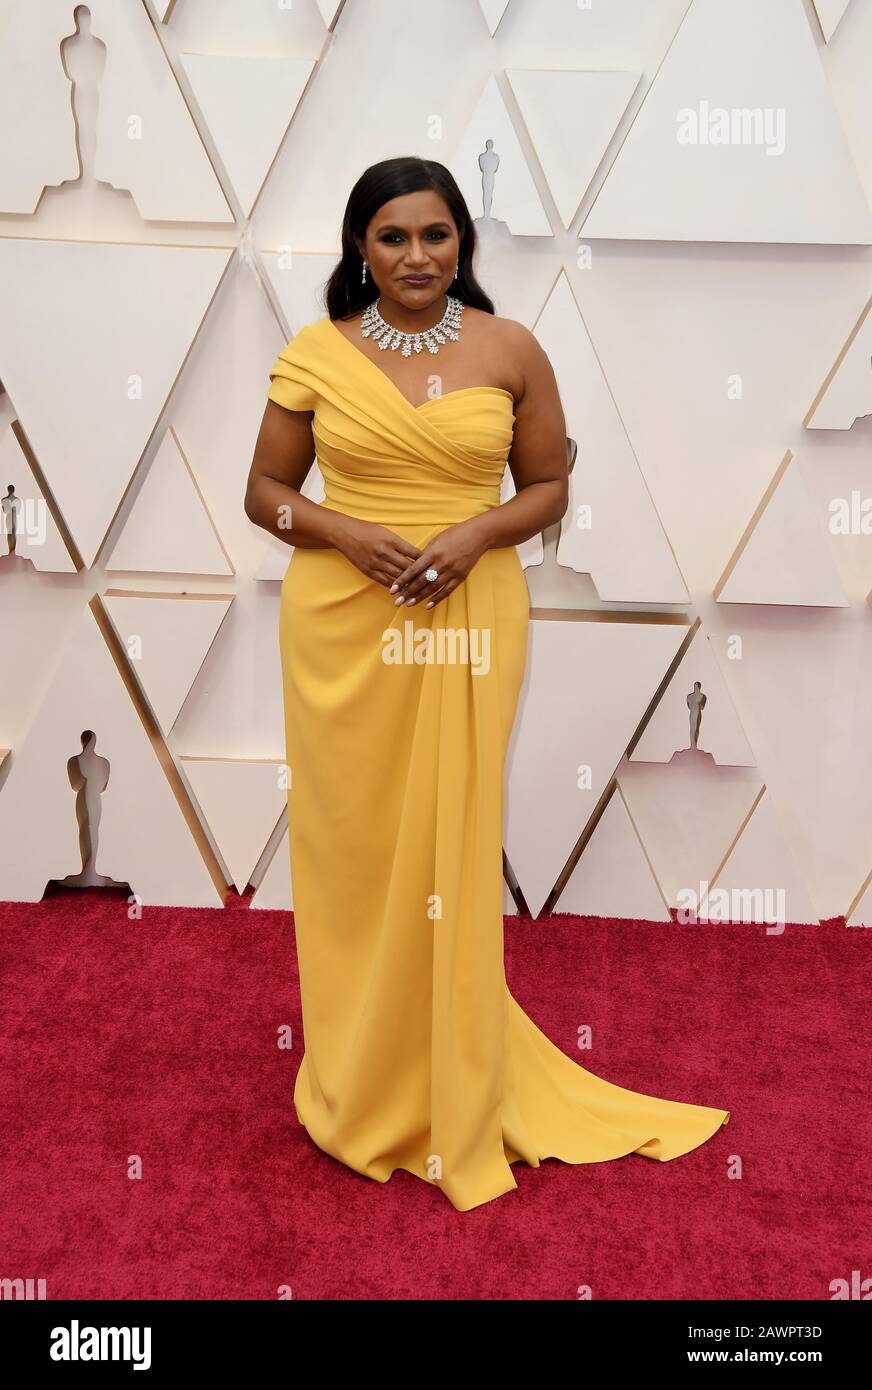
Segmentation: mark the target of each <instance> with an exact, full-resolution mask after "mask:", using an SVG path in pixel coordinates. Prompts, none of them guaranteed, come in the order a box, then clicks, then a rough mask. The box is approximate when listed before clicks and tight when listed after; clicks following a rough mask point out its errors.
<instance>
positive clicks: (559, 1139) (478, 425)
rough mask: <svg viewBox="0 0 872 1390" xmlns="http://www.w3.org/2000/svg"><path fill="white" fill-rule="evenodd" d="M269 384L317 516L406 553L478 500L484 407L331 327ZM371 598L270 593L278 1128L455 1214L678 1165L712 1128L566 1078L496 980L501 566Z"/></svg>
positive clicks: (716, 1118)
mask: <svg viewBox="0 0 872 1390" xmlns="http://www.w3.org/2000/svg"><path fill="white" fill-rule="evenodd" d="M433 364H434V370H436V369H437V367H438V359H437V358H433ZM270 380H271V383H272V384H271V386H270V388H269V391H268V395H269V397H270V398H271V399H272V400H274V401H277V402H278V404H279V405H281V406H284V407H285V408H286V409H288V410H304V411H309V410H311V411H314V416H313V420H312V430H313V436H314V442H315V449H316V455H317V461H318V465H319V467H320V469H321V473H322V475H323V479H324V488H325V499H324V502H323V504H322V505H323V506H324V507H327V508H330V509H333V510H338V511H341V512H345V513H346V514H348V515H350V516H355V517H361V518H363V519H365V520H367V521H374V522H380V523H382V524H383V525H385V526H388V527H390V529H391V530H393V531H395V532H396V533H397V534H399V535H401V536H404V537H405V538H406V539H407V540H409V541H411V542H412V543H413V544H414V545H416V546H417V547H418V548H419V549H423V547H424V545H425V543H426V542H427V541H429V540H430V539H431V538H432V537H433V536H434V535H436V534H437V533H438V532H439V531H441V530H443V529H444V528H445V527H447V526H450V525H452V524H453V523H455V522H458V521H461V520H463V519H464V518H465V517H469V516H473V515H477V514H479V513H481V512H484V511H485V510H486V509H487V508H489V507H495V506H498V505H499V502H500V482H501V478H502V475H503V472H504V469H505V466H506V462H507V458H508V453H509V449H510V447H511V442H512V430H513V425H514V418H515V417H514V413H513V404H514V402H513V399H512V396H511V395H510V393H509V392H508V391H504V390H502V389H501V388H498V387H493V386H470V387H465V388H463V389H461V390H458V391H449V392H446V393H445V394H444V395H442V396H437V397H434V398H433V399H432V400H427V401H425V402H424V403H423V404H422V405H418V406H414V405H413V404H412V403H411V402H410V401H408V400H407V399H406V397H405V396H404V395H403V393H402V392H401V391H400V390H399V388H398V387H397V386H396V385H395V384H394V383H393V382H392V381H391V380H390V378H389V377H388V376H387V375H386V373H385V372H384V371H382V369H381V368H380V367H378V366H376V364H375V363H374V362H372V361H371V360H370V359H369V358H368V357H366V356H365V354H364V353H363V351H362V349H360V348H357V347H355V345H354V344H353V343H352V342H350V341H349V340H348V339H347V338H346V337H345V336H344V335H343V333H342V332H341V331H340V330H339V329H338V328H337V327H336V325H335V324H334V323H333V322H332V321H331V320H330V319H329V318H322V319H320V320H319V321H318V322H316V323H313V324H310V325H308V326H307V327H305V328H303V329H302V330H301V331H300V332H299V333H298V334H297V336H296V337H295V338H294V339H293V340H292V341H291V342H290V343H289V344H288V345H287V347H286V348H284V349H283V350H282V352H281V353H280V354H279V356H278V358H277V360H276V362H275V364H274V366H273V368H272V370H271V372H270ZM395 597H396V596H395V595H393V594H390V593H389V592H388V590H387V588H386V587H385V586H384V585H382V584H379V583H376V582H375V581H373V580H371V579H369V578H367V577H366V576H365V575H364V574H362V573H361V571H360V570H358V569H357V568H356V567H355V566H354V565H353V564H352V563H351V562H350V561H349V560H348V559H346V557H345V556H344V555H342V554H341V553H340V552H339V551H337V550H333V549H304V548H301V547H300V548H296V549H295V550H294V551H293V553H292V555H291V559H290V563H289V565H288V569H287V571H286V573H285V577H284V580H283V583H282V587H281V606H280V619H279V639H280V651H281V660H282V679H283V687H284V708H285V732H286V740H287V762H288V767H289V770H290V786H289V791H288V823H289V831H290V856H291V876H292V884H293V897H294V921H295V931H296V943H297V959H298V964H299V973H300V990H301V1004H302V1021H303V1041H304V1048H305V1051H304V1056H303V1058H302V1061H301V1064H300V1068H299V1071H298V1074H297V1080H296V1084H295V1089H294V1106H295V1110H296V1113H297V1117H298V1119H299V1120H300V1122H301V1123H302V1125H304V1126H305V1129H306V1131H307V1132H308V1134H309V1136H310V1137H311V1139H312V1140H313V1141H314V1142H315V1143H316V1144H317V1145H318V1146H319V1147H320V1148H321V1149H322V1150H324V1151H325V1152H326V1153H328V1154H332V1155H333V1157H334V1158H337V1159H339V1160H340V1161H341V1162H342V1163H344V1164H346V1165H347V1166H348V1167H350V1168H352V1169H354V1170H356V1171H357V1172H359V1173H363V1174H365V1175H366V1176H368V1177H370V1178H375V1179H376V1180H377V1181H379V1182H386V1181H387V1180H388V1178H390V1176H391V1175H392V1173H393V1172H394V1171H395V1169H397V1168H401V1169H405V1170H407V1171H408V1172H410V1173H413V1174H415V1176H416V1177H419V1178H422V1179H424V1180H425V1181H427V1182H430V1183H431V1184H432V1185H434V1186H436V1187H439V1188H441V1190H442V1192H443V1193H444V1194H445V1196H446V1197H447V1198H448V1200H449V1201H450V1202H451V1204H452V1205H453V1206H454V1207H455V1208H457V1210H459V1211H468V1210H470V1208H472V1207H477V1206H480V1205H481V1204H482V1203H483V1202H489V1201H491V1200H492V1199H493V1198H495V1197H499V1196H500V1195H501V1194H502V1193H505V1192H509V1191H511V1189H513V1188H516V1187H517V1186H518V1184H517V1182H516V1181H515V1178H514V1175H513V1173H512V1169H511V1167H510V1165H511V1164H513V1163H517V1162H518V1161H520V1160H523V1161H524V1162H525V1163H527V1164H529V1165H531V1166H532V1167H538V1166H539V1162H540V1160H541V1159H543V1158H547V1157H551V1156H555V1157H557V1158H560V1159H563V1160H564V1161H565V1162H567V1163H602V1162H604V1161H606V1160H608V1159H614V1158H619V1157H621V1156H622V1155H625V1154H629V1153H639V1154H645V1155H646V1156H647V1157H649V1158H655V1159H660V1160H664V1161H665V1160H668V1159H672V1158H677V1157H678V1156H679V1155H680V1154H683V1153H687V1152H688V1151H689V1150H690V1149H694V1148H696V1147H697V1146H698V1145H700V1144H702V1143H704V1142H705V1140H707V1139H709V1138H710V1137H711V1136H712V1135H713V1134H714V1133H715V1132H716V1131H717V1130H718V1129H719V1128H720V1126H721V1125H722V1124H724V1123H726V1121H727V1120H728V1119H729V1111H726V1110H719V1109H714V1108H710V1107H708V1106H703V1105H690V1104H685V1103H684V1102H681V1101H670V1100H663V1099H659V1098H657V1097H655V1096H647V1095H641V1094H639V1093H637V1092H635V1091H629V1090H625V1089H623V1088H622V1087H621V1086H616V1085H613V1084H612V1083H611V1082H609V1081H606V1080H603V1079H602V1078H600V1077H598V1076H595V1075H593V1073H591V1072H589V1071H586V1070H584V1068H582V1067H581V1066H579V1065H578V1063H577V1062H575V1061H573V1060H572V1059H571V1058H569V1057H568V1056H566V1054H565V1053H563V1052H561V1050H560V1049H559V1048H558V1047H556V1046H555V1044H554V1043H552V1042H551V1041H550V1040H549V1039H548V1038H547V1037H546V1036H545V1034H544V1033H542V1032H541V1031H540V1029H538V1028H537V1027H536V1025H535V1024H534V1023H533V1022H532V1020H531V1019H530V1018H529V1017H528V1016H527V1014H525V1013H524V1011H523V1010H522V1009H521V1007H520V1005H519V1004H518V1003H517V1002H516V1000H515V999H514V998H513V996H512V995H511V993H510V991H509V989H508V985H507V983H506V976H505V970H504V963H503V876H502V826H503V805H504V800H503V797H504V787H503V770H504V759H505V753H506V748H507V745H508V740H509V735H510V732H511V728H512V723H513V720H514V716H515V709H516V704H517V699H518V694H519V690H520V686H521V682H522V678H523V675H524V666H525V660H526V650H527V627H528V621H529V594H528V591H527V585H526V580H525V578H524V573H523V568H522V566H521V563H520V560H519V557H518V553H517V550H516V548H515V547H514V546H504V547H501V548H498V549H490V550H487V551H486V552H485V553H484V554H483V555H482V556H481V558H480V559H479V560H478V561H477V563H476V564H475V565H474V566H473V568H472V570H471V571H470V572H469V574H468V575H467V577H466V579H465V580H464V582H463V583H462V584H460V585H459V586H458V587H457V588H456V589H455V590H454V592H453V593H452V594H450V595H449V597H448V598H447V599H445V600H443V601H442V602H441V603H439V604H437V605H436V606H435V607H434V608H432V609H427V608H426V607H425V603H426V600H424V601H421V600H419V602H418V603H416V604H414V605H412V606H411V607H407V606H406V605H405V604H403V605H401V606H399V607H397V606H396V604H395V601H394V600H395ZM473 630H475V632H476V634H477V636H476V638H475V640H473V638H472V633H473ZM440 634H441V636H440ZM466 635H469V639H470V640H469V644H468V647H466V646H464V637H465V636H466ZM452 636H453V639H454V640H455V641H456V642H457V644H456V645H453V646H452V643H451V641H450V640H448V639H451V638H452ZM488 643H489V646H488ZM427 644H429V646H428V645H427ZM485 651H487V656H485V655H484V653H485ZM452 657H453V658H454V659H452Z"/></svg>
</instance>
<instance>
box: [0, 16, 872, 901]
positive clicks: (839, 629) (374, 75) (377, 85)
mask: <svg viewBox="0 0 872 1390" xmlns="http://www.w3.org/2000/svg"><path fill="white" fill-rule="evenodd" d="M74 10H76V12H77V19H74V17H73V16H74ZM870 52H872V0H817V3H816V4H815V3H812V2H811V0H692V3H689V2H688V0H590V3H584V0H579V3H576V0H508V3H506V2H505V0H480V2H479V0H441V3H440V5H439V6H438V7H434V6H433V5H432V4H431V3H429V0H345V3H344V4H341V5H336V4H334V3H331V2H330V0H318V3H316V0H293V3H291V0H284V2H283V0H175V3H174V4H171V5H165V4H159V3H157V0H90V3H89V5H88V6H87V7H86V6H75V5H74V4H73V3H70V0H41V3H40V4H39V5H33V4H31V3H26V0H23V2H22V3H18V0H0V118H2V128H3V130H4V132H5V133H6V135H7V138H6V139H5V140H4V141H3V145H2V148H0V381H2V383H3V387H4V391H3V393H2V394H0V458H2V463H3V467H2V468H0V496H3V497H6V494H7V492H8V488H9V485H10V484H12V486H13V488H14V494H13V495H14V497H15V498H17V499H18V507H17V541H16V551H15V554H14V555H13V554H8V553H7V550H8V541H7V537H6V536H5V535H4V534H0V632H2V667H0V899H9V900H21V901H25V900H38V899H39V898H40V897H41V896H42V893H43V891H44V888H45V885H46V883H47V882H48V881H49V880H50V879H64V878H67V877H68V876H75V875H77V874H79V872H80V870H81V868H82V854H81V852H80V843H79V824H78V820H81V819H82V816H83V806H82V803H83V800H84V797H85V791H86V790H87V794H88V796H89V798H90V801H91V803H92V805H93V806H94V807H95V808H99V809H100V815H99V844H98V852H97V860H96V872H97V874H98V875H103V876H105V877H106V878H107V879H110V880H113V881H116V882H123V883H128V882H129V883H130V885H131V888H132V890H133V892H134V894H136V895H137V897H138V899H139V900H140V902H142V903H146V904H147V903H176V904H192V905H213V906H220V904H221V902H222V898H223V893H224V889H225V886H226V885H227V884H230V883H235V884H236V886H237V887H238V888H240V889H242V888H244V887H245V885H246V884H247V883H249V882H251V883H253V884H255V885H256V888H257V891H256V893H255V897H254V905H255V906H262V907H289V906H290V905H291V901H292V885H291V883H290V873H289V864H288V841H287V830H286V810H285V800H286V784H285V782H284V775H285V769H284V767H283V758H284V732H283V720H282V702H281V680H280V670H279V657H278V639H277V622H278V602H279V582H280V580H281V577H282V575H283V573H284V569H285V567H286V565H287V561H288V558H289V555H290V552H289V550H288V549H287V547H285V546H282V545H280V544H279V543H278V542H275V541H272V540H271V539H270V538H268V537H267V536H266V535H265V533H264V532H262V531H260V530H258V529H257V528H256V527H254V526H253V525H252V524H251V523H250V522H249V521H248V519H247V518H246V516H245V514H244V511H243V494H244V489H245V482H246V478H247V474H248V469H249V466H250V462H251V455H252V450H253V446H254V440H255V436H256V433H257V428H258V425H259V423H260V419H261V415H262V412H263V408H264V404H265V393H266V389H267V386H268V384H269V383H268V378H267V373H268V370H269V367H270V365H271V364H272V362H273V360H274V358H275V356H276V354H277V352H278V351H279V349H280V348H281V347H282V346H283V345H284V343H285V342H286V341H287V340H288V338H289V337H290V336H292V334H294V333H295V332H296V331H297V330H298V329H299V328H300V327H301V326H302V325H303V324H305V323H307V322H309V321H311V320H313V319H315V318H318V317H320V316H321V315H322V313H323V312H324V310H323V304H322V303H321V301H320V299H319V297H318V292H319V289H320V287H321V286H322V285H323V283H324V281H325V280H326V278H327V275H328V274H329V271H330V269H331V267H332V265H333V263H334V261H335V257H336V254H337V252H338V246H339V228H340V223H341V217H342V212H343V209H344V206H345V202H346V199H347V196H348V193H349V191H350V188H351V186H352V184H353V183H354V181H355V179H356V178H357V177H358V175H359V174H360V173H361V171H362V170H363V169H364V168H365V167H366V166H367V165H368V164H371V163H373V162H375V161H376V160H379V159H383V158H386V157H389V156H393V155H398V154H420V155H423V156H425V157H427V158H430V159H436V160H439V161H441V162H442V163H445V164H447V165H448V167H449V168H451V170H452V172H453V173H454V174H455V176H456V178H457V179H458V182H459V183H460V185H461V188H462V189H463V191H464V194H465V196H466V197H467V199H468V201H469V204H470V208H471V211H472V214H473V216H474V217H475V218H476V220H477V227H478V231H479V235H480V249H479V258H478V264H477V272H478V275H479V278H480V280H481V282H482V284H483V285H484V286H485V288H486V289H487V291H488V292H489V293H490V295H491V297H492V298H493V299H494V301H495V303H496V306H497V312H498V313H500V314H502V315H505V316H507V317H510V318H515V319H518V320H520V321H521V322H523V323H524V324H526V325H527V326H528V327H529V328H531V329H532V330H533V331H534V332H535V333H536V334H537V337H538V338H539V340H540V342H541V343H542V345H543V346H544V347H545V349H546V351H547V352H548V353H549V356H550V358H551V360H552V362H553V364H554V367H555V371H556V372H557V376H558V382H559V386H560V391H561V397H562V400H563V404H564V408H565V411H566V416H567V422H568V427H569V431H570V434H571V435H572V437H573V438H574V439H575V440H576V441H577V443H578V459H577V462H576V465H575V468H574V470H573V476H572V498H571V501H570V507H569V510H568V512H567V516H566V518H565V519H564V522H563V524H562V526H560V527H557V526H555V527H554V528H552V529H551V530H549V531H548V532H547V533H546V534H545V536H544V537H542V538H534V539H533V540H532V541H530V542H527V543H526V545H525V546H523V547H521V555H522V559H523V560H524V563H525V567H526V575H527V580H528V584H529V587H530V593H531V601H532V621H531V631H530V654H529V661H528V671H527V679H526V684H525V688H524V691H523V695H522V700H521V706H520V709H519V715H518V721H517V724H516V728H515V734H514V737H513V742H512V748H511V750H510V758H509V763H508V769H507V815H506V832H505V848H506V855H507V859H508V861H509V863H510V866H511V874H510V877H511V878H512V881H513V883H514V882H515V881H516V883H517V885H518V886H519V888H520V892H521V893H522V894H523V900H522V901H523V902H524V903H526V905H527V906H528V907H529V908H530V909H531V910H532V911H533V912H534V913H537V912H539V911H541V910H542V909H543V908H544V909H545V910H546V911H547V910H549V909H550V908H552V907H555V906H556V909H557V910H561V911H562V910H568V911H576V912H581V913H592V914H597V915H603V916H615V917H636V916H641V917H647V918H654V919H656V920H664V921H665V920H667V919H668V916H669V909H670V908H672V909H675V908H678V907H681V906H682V905H684V906H687V905H688V903H689V902H691V901H692V900H693V896H694V895H698V896H700V897H701V898H702V899H703V906H705V889H706V886H713V887H714V889H715V890H722V892H723V894H724V895H725V896H724V898H723V903H721V902H720V901H718V900H716V899H714V898H713V899H712V900H711V902H710V911H711V915H712V916H716V915H717V914H718V913H725V914H726V915H727V916H730V917H732V918H734V919H735V918H738V917H745V916H747V917H750V918H752V919H753V918H755V917H756V919H757V920H765V919H768V918H769V917H770V916H771V915H773V913H774V915H776V916H780V917H784V918H786V919H787V920H788V921H801V922H811V921H817V920H819V919H827V918H831V917H835V916H838V915H841V914H844V915H846V916H847V918H848V920H849V921H850V922H852V923H864V924H872V889H870V888H869V883H870V875H872V721H870V719H869V717H868V710H867V706H868V701H867V698H866V695H867V691H868V690H869V689H870V688H872V642H870V622H872V615H870V611H869V594H870V588H872V541H870V537H869V534H868V532H869V529H870V525H872V522H870V521H869V517H868V515H867V513H868V511H869V506H870V504H869V498H870V496H872V478H870V464H872V458H870V437H872V420H870V414H872V378H870V356H872V314H869V315H867V312H866V311H867V310H868V307H869V303H870V293H872V250H870V247H872V213H870V201H872V86H870V84H869V81H868V54H869V53H870ZM77 133H78V134H77ZM487 140H491V141H493V146H492V148H493V150H494V151H495V152H496V153H497V155H498V156H499V165H498V168H497V171H496V175H495V180H494V196H493V204H492V207H491V209H490V214H491V215H490V217H488V218H485V217H484V215H483V213H484V209H483V201H482V184H481V176H480V173H479V163H478V160H479V155H480V154H481V153H482V151H484V150H485V149H486V144H485V142H486V141H487ZM80 155H81V163H80ZM306 489H307V492H311V494H312V495H313V496H315V497H316V498H317V497H318V496H319V492H318V478H317V472H316V470H315V469H314V468H313V471H312V475H310V479H309V480H307V484H306ZM508 491H509V485H508V483H507V488H506V495H508ZM10 505H11V504H10V503H9V502H8V501H7V502H6V504H5V509H6V511H7V512H8V511H9V508H10ZM580 509H581V510H580ZM586 509H587V510H586ZM579 521H581V522H582V523H583V524H582V525H581V526H580V525H579V524H578V523H579ZM588 523H589V524H588ZM697 681H698V682H699V683H700V688H701V692H702V694H703V695H704V696H705V699H706V702H705V706H704V708H703V710H702V717H701V723H700V725H699V730H698V746H696V747H692V746H691V737H690V729H689V715H688V703H687V701H688V696H689V695H692V692H693V691H694V688H695V686H694V683H695V682H697ZM85 730H91V731H93V733H94V734H95V735H96V743H95V746H94V748H93V750H92V752H91V754H90V755H89V757H87V758H86V760H85V764H84V771H85V773H86V782H85V787H84V788H83V789H82V790H81V792H80V794H79V795H78V797H77V788H78V787H79V784H80V779H79V776H78V774H77V766H79V764H77V761H76V760H77V757H78V755H79V754H80V752H81V749H82V740H81V735H82V733H83V731H85ZM100 758H103V759H105V760H106V763H99V762H98V761H97V760H99V759H100ZM71 760H72V762H71ZM106 764H108V768H107V767H106ZM100 769H103V773H104V774H105V772H107V771H108V782H107V783H106V785H105V788H104V789H103V790H102V791H101V790H100V788H101V787H102V786H103V782H104V780H105V776H99V775H95V774H98V773H99V771H100ZM77 803H78V805H77ZM95 814H96V811H95ZM77 816H78V820H77ZM93 823H94V822H92V824H93ZM93 868H94V866H93V865H92V866H91V869H92V870H93ZM91 876H93V875H91ZM86 877H87V876H86ZM555 889H556V890H557V891H556V892H555V891H554V890H555ZM755 894H758V895H759V896H757V897H756V898H755V897H754V895H755ZM766 894H769V895H770V896H769V897H768V898H767V897H766ZM779 894H781V897H780V899H779V897H778V895H779ZM746 895H747V896H746ZM506 907H507V910H509V911H511V910H514V904H513V901H512V898H511V897H510V895H509V891H508V888H507V893H506Z"/></svg>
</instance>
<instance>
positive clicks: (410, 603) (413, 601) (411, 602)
mask: <svg viewBox="0 0 872 1390" xmlns="http://www.w3.org/2000/svg"><path fill="white" fill-rule="evenodd" d="M415 602H416V600H415V599H413V598H410V599H409V600H408V604H409V607H410V608H411V606H412V604H413V603H415Z"/></svg>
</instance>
